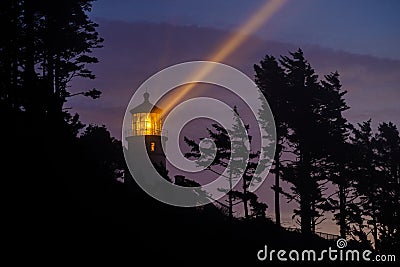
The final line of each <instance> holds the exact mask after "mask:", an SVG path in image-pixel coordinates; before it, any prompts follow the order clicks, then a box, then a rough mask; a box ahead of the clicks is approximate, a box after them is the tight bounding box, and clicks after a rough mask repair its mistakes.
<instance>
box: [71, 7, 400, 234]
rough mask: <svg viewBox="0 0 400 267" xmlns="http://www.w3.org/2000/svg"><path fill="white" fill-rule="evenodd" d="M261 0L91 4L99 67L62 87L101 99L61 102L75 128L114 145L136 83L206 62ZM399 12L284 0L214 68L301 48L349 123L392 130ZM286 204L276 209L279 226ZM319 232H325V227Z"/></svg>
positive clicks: (399, 92)
mask: <svg viewBox="0 0 400 267" xmlns="http://www.w3.org/2000/svg"><path fill="white" fill-rule="evenodd" d="M228 2H229V5H228V4H227V3H228ZM263 2H264V1H260V0H250V1H237V0H234V1H222V0H216V1H178V0H172V1H161V0H157V1H156V0H150V1H128V0H116V1H106V0H99V1H98V2H95V4H94V8H93V13H92V15H91V16H92V17H93V18H94V19H95V21H97V22H98V23H99V24H100V28H99V32H100V34H101V36H102V37H104V38H105V43H104V45H105V47H104V48H103V49H100V50H98V51H96V52H95V54H96V56H98V58H99V60H100V63H98V64H96V65H93V66H92V69H93V70H94V72H95V74H96V75H97V79H96V80H94V81H83V80H79V81H74V82H73V83H72V84H71V85H72V88H71V90H73V91H81V90H84V89H88V88H92V87H96V88H97V89H99V90H101V91H102V92H103V95H102V97H101V98H100V99H99V100H96V101H92V100H90V99H87V98H75V99H73V100H71V101H70V102H68V103H67V106H68V107H72V108H73V109H72V110H73V111H76V112H78V113H79V114H80V115H81V119H82V121H83V122H85V123H96V124H105V125H106V126H107V127H108V128H109V129H110V131H111V132H112V134H113V135H114V136H115V137H117V138H118V139H120V136H121V126H122V120H123V116H124V112H125V108H126V106H127V105H128V103H129V100H130V98H131V96H132V94H133V93H134V91H135V90H136V89H137V88H138V87H139V86H140V84H141V83H142V82H143V81H145V80H146V79H147V78H149V77H150V76H151V75H153V74H154V73H156V72H158V71H160V70H161V69H163V68H165V67H167V66H170V65H173V64H177V63H181V62H185V61H190V60H205V59H208V58H209V56H210V53H212V52H213V51H214V50H215V49H216V48H217V47H220V45H221V44H222V43H223V42H224V40H226V38H227V37H228V36H229V31H232V30H235V28H236V27H237V26H238V25H240V24H241V23H243V22H244V21H245V19H246V18H248V17H249V15H251V14H252V13H253V12H254V11H255V10H256V9H257V8H258V7H259V6H260V5H262V4H263ZM399 12H400V1H389V0H388V1H379V0H378V1H368V0H367V1H320V0H303V1H293V0H289V1H288V2H287V3H286V4H285V5H284V6H283V8H282V10H280V11H279V12H278V13H277V14H276V15H275V16H274V17H273V18H272V19H271V20H270V21H269V23H268V24H267V25H265V26H263V27H262V28H261V30H260V31H258V32H257V33H256V34H255V35H254V36H252V37H251V38H249V39H248V40H247V41H246V42H245V43H244V44H243V45H241V46H240V47H239V48H238V49H237V50H236V51H235V52H234V53H232V54H231V55H230V56H229V57H228V58H227V59H226V60H225V61H224V62H223V63H226V64H228V65H232V66H234V67H236V68H238V69H239V70H241V71H243V72H244V73H246V74H247V75H249V77H251V78H253V77H254V74H253V69H252V66H253V64H255V63H258V62H259V61H260V60H261V58H262V57H263V56H264V55H265V54H273V55H275V56H279V55H281V54H285V55H287V53H288V51H294V50H296V49H297V48H299V47H301V48H302V49H303V50H304V52H305V56H306V58H307V59H308V60H309V61H310V63H311V64H312V66H313V67H314V68H315V69H316V71H317V73H318V74H320V75H321V76H322V75H324V74H328V73H329V72H331V71H336V70H337V71H338V72H339V73H340V74H341V80H342V84H343V87H344V88H345V89H346V90H348V94H347V97H346V99H347V102H348V104H349V105H350V107H351V109H350V110H349V111H347V112H346V116H347V118H348V119H349V120H350V121H351V122H361V121H363V120H367V119H369V118H372V119H373V122H374V126H376V124H377V123H378V122H381V121H393V122H394V123H396V124H397V125H400V118H399V114H400V105H399V103H398V102H399V100H400V52H399V49H398V47H400V27H399V26H400V23H399V22H400V17H399V16H398V13H399ZM149 92H150V94H151V89H150V88H149ZM186 131H187V133H189V134H190V129H186ZM269 188H270V182H267V183H266V184H265V186H263V188H262V189H261V191H260V192H259V194H260V195H262V200H264V201H265V202H267V203H268V205H269V206H270V208H269V209H268V211H269V214H270V215H272V214H273V195H272V191H271V190H270V189H269ZM283 202H284V201H283ZM292 208H293V206H291V205H284V206H283V215H284V216H283V217H284V218H283V220H284V221H286V222H287V223H288V225H289V224H292V222H291V220H290V216H291V211H292ZM323 229H324V230H325V231H328V232H334V231H335V230H334V228H332V223H328V224H326V225H325V226H324V227H323Z"/></svg>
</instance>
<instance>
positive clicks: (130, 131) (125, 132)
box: [124, 129, 168, 137]
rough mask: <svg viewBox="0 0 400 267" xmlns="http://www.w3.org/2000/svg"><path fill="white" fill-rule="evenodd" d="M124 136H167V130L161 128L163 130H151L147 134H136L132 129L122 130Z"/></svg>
mask: <svg viewBox="0 0 400 267" xmlns="http://www.w3.org/2000/svg"><path fill="white" fill-rule="evenodd" d="M124 134H125V137H128V136H143V135H159V136H165V137H166V136H168V131H167V130H163V131H152V132H150V133H149V134H138V132H137V131H133V130H132V129H129V130H124Z"/></svg>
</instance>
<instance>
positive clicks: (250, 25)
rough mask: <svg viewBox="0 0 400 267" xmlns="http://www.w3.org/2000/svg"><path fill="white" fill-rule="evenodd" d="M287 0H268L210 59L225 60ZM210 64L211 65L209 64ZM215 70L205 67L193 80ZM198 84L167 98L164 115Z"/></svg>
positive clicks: (190, 85) (197, 79) (215, 60)
mask: <svg viewBox="0 0 400 267" xmlns="http://www.w3.org/2000/svg"><path fill="white" fill-rule="evenodd" d="M286 1H287V0H270V1H267V2H266V3H265V4H264V5H263V6H262V7H261V8H260V9H259V10H258V11H257V12H256V13H255V14H254V15H252V16H251V17H250V18H249V19H248V20H247V22H246V23H244V24H243V25H242V26H241V27H239V29H237V30H236V31H235V32H234V33H233V35H232V36H230V37H229V38H228V39H227V40H226V41H225V42H224V43H223V44H222V45H221V46H220V47H218V49H216V51H215V52H214V53H213V54H212V56H211V57H210V58H209V60H210V61H214V62H221V61H223V60H225V59H226V58H227V57H228V56H229V55H230V54H231V53H232V52H233V51H235V50H236V49H237V48H238V47H239V46H240V45H241V44H242V43H243V42H244V41H245V40H246V39H247V38H248V37H249V36H250V35H251V34H252V33H254V32H255V31H257V30H258V29H259V28H260V27H261V26H262V25H263V24H264V23H266V22H267V21H268V20H269V19H270V18H271V17H272V16H273V15H274V14H275V13H276V12H277V11H278V10H279V9H280V8H281V7H282V6H283V5H284V3H285V2H286ZM207 66H210V65H207ZM212 70H213V67H212V66H211V67H205V68H203V69H201V70H200V71H199V72H196V73H193V75H192V79H190V80H192V81H199V80H202V79H203V78H204V77H205V76H206V75H208V74H209V73H210V72H211V71H212ZM195 86H196V83H190V84H187V85H185V86H183V88H182V89H181V90H180V91H179V92H178V93H176V94H174V95H173V96H170V97H169V98H170V99H167V101H166V103H167V105H166V106H164V107H163V115H165V114H168V112H169V111H170V110H171V109H172V108H173V107H175V105H176V104H178V103H179V102H180V101H181V100H182V98H183V97H184V96H185V95H186V94H187V93H188V92H189V91H190V90H191V89H193V87H195Z"/></svg>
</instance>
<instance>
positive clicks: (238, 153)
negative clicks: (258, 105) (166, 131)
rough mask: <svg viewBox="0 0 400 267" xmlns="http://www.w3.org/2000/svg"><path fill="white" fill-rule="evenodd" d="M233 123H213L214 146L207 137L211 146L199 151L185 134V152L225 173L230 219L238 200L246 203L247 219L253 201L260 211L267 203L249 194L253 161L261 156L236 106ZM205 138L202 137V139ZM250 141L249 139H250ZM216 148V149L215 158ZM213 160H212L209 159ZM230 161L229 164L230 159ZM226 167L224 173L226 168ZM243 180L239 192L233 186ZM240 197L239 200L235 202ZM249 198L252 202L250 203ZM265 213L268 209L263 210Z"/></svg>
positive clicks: (244, 207) (213, 168)
mask: <svg viewBox="0 0 400 267" xmlns="http://www.w3.org/2000/svg"><path fill="white" fill-rule="evenodd" d="M233 114H234V116H233V124H232V126H233V127H232V129H228V130H227V129H225V128H223V127H221V126H220V125H218V124H212V127H213V129H207V130H208V133H209V136H208V138H210V139H211V140H212V141H213V142H214V144H215V146H216V148H215V147H213V144H211V143H210V141H206V140H207V139H204V140H203V142H207V143H209V147H208V148H202V149H201V150H200V148H199V144H198V143H196V142H195V141H194V140H191V139H189V138H187V137H185V142H186V143H187V144H188V145H189V146H190V149H191V152H189V153H186V154H185V156H186V157H188V158H195V159H196V162H197V164H199V166H207V165H209V163H211V164H210V165H209V166H208V167H207V170H209V171H211V172H213V173H216V174H218V175H219V176H224V177H225V178H226V179H227V181H228V182H229V188H220V190H223V191H224V192H227V195H228V214H229V218H230V220H232V219H233V207H234V206H235V205H237V204H239V203H243V210H244V214H245V218H246V219H248V218H250V214H249V211H248V208H249V204H251V206H252V209H253V211H257V212H258V214H261V213H260V210H262V208H263V207H264V206H257V204H256V202H257V201H256V200H257V198H254V196H252V197H250V193H249V192H248V187H249V185H250V182H251V181H252V179H253V177H254V171H255V168H256V166H257V164H256V163H255V162H254V161H253V160H254V159H255V158H257V157H258V153H253V152H251V151H250V143H249V142H251V136H249V135H248V129H249V126H248V125H242V124H241V123H240V120H241V119H240V116H239V114H238V113H237V110H236V107H235V108H234V111H233ZM202 139H203V138H202ZM247 140H248V141H247ZM214 149H216V154H215V158H213V157H214ZM211 160H212V162H210V161H211ZM230 160H231V162H230V163H229V161H230ZM225 169H226V170H227V172H226V174H224V170H225ZM238 179H242V192H239V191H236V190H234V188H233V183H234V181H237V180H238ZM236 199H240V200H239V201H238V202H234V201H235V200H236ZM249 200H250V203H249ZM264 214H265V210H264Z"/></svg>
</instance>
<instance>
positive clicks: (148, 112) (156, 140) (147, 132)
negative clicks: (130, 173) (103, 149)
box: [126, 92, 167, 172]
mask: <svg viewBox="0 0 400 267" xmlns="http://www.w3.org/2000/svg"><path fill="white" fill-rule="evenodd" d="M143 98H144V99H143V103H142V104H140V105H138V106H136V107H135V108H133V109H132V110H130V113H131V116H132V117H131V127H130V131H129V134H128V135H127V137H126V141H127V142H128V153H129V157H132V159H133V160H134V162H136V164H135V165H136V166H133V168H134V169H136V171H139V172H140V168H141V167H142V166H141V164H140V163H141V162H143V157H145V156H146V155H143V154H142V153H138V151H140V149H139V150H138V149H137V148H141V147H142V146H143V144H144V145H145V147H146V151H147V155H148V157H149V158H150V161H151V163H152V164H153V166H154V167H155V168H156V169H157V170H158V171H159V172H160V171H161V172H164V171H166V167H165V166H166V165H165V164H166V158H165V153H164V150H163V147H165V142H166V141H167V137H166V136H163V135H162V110H161V109H160V108H159V107H157V106H156V105H154V104H152V103H150V101H149V98H150V94H149V93H147V92H146V93H144V94H143Z"/></svg>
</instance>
